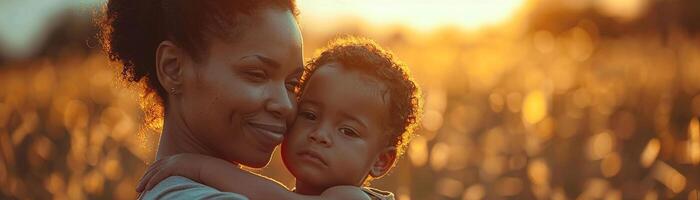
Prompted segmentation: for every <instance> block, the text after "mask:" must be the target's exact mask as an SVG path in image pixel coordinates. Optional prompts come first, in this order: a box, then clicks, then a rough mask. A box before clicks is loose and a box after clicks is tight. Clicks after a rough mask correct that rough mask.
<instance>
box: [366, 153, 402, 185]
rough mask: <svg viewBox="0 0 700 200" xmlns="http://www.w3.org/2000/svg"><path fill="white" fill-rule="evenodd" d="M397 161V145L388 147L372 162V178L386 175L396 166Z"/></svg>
mask: <svg viewBox="0 0 700 200" xmlns="http://www.w3.org/2000/svg"><path fill="white" fill-rule="evenodd" d="M395 161H396V147H386V148H385V149H384V150H382V152H381V153H380V154H379V156H378V157H377V159H376V160H375V161H374V163H373V164H372V168H371V169H370V171H369V175H370V176H372V178H379V177H382V176H384V175H385V174H386V173H387V172H389V170H391V168H392V167H393V166H394V162H395Z"/></svg>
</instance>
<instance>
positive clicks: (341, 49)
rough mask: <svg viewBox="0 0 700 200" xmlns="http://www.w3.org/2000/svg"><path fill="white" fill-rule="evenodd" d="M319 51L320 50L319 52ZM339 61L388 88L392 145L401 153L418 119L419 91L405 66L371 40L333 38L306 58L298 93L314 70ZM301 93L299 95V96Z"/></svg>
mask: <svg viewBox="0 0 700 200" xmlns="http://www.w3.org/2000/svg"><path fill="white" fill-rule="evenodd" d="M319 52H320V53H319ZM333 62H335V63H338V64H341V65H342V66H343V67H345V68H347V69H353V70H359V71H361V72H363V73H366V74H368V75H370V76H372V77H375V78H377V79H378V80H379V81H380V82H382V83H384V84H385V85H386V87H387V91H386V92H387V93H388V95H389V102H388V103H387V104H388V105H389V113H391V114H392V116H391V119H390V120H389V127H390V130H389V131H390V132H389V133H390V134H391V138H392V140H391V141H390V142H391V143H390V144H391V145H393V146H395V147H396V152H397V157H399V156H401V155H403V153H404V151H405V149H406V146H407V144H408V142H409V141H410V140H411V138H412V136H413V135H414V131H415V129H416V127H417V124H418V121H419V120H420V114H419V113H420V112H421V104H422V102H421V97H420V90H419V88H418V87H417V85H416V83H415V81H414V80H413V78H412V77H411V76H410V75H409V71H408V68H407V67H406V65H405V64H403V63H402V62H400V61H399V60H398V59H396V58H395V56H393V54H392V53H391V52H389V51H387V50H384V49H382V48H381V47H380V46H379V45H377V44H376V43H375V42H374V41H372V40H370V39H367V38H362V37H356V36H344V37H339V38H336V39H334V40H332V41H331V42H330V43H329V44H328V45H327V46H326V47H325V48H323V49H320V50H318V52H317V55H316V56H315V57H313V58H311V59H310V60H309V61H307V63H306V66H305V67H304V73H303V75H302V77H301V80H300V84H299V87H297V92H298V93H300V94H302V93H303V92H304V91H303V89H304V87H305V85H306V83H307V82H308V80H309V78H310V77H311V76H312V75H313V74H314V72H315V71H316V69H318V68H319V67H320V66H322V65H324V64H328V63H333ZM299 96H301V95H299Z"/></svg>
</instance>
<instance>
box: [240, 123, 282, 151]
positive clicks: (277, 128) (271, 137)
mask: <svg viewBox="0 0 700 200" xmlns="http://www.w3.org/2000/svg"><path fill="white" fill-rule="evenodd" d="M248 124H249V125H250V128H251V129H253V130H254V131H255V132H256V133H257V134H254V135H255V137H257V138H258V140H259V141H260V142H262V143H263V144H265V145H268V147H271V149H274V147H276V146H277V145H279V144H280V143H282V139H283V138H284V132H285V131H286V130H287V128H286V127H285V126H284V125H275V124H272V123H260V122H249V123H248Z"/></svg>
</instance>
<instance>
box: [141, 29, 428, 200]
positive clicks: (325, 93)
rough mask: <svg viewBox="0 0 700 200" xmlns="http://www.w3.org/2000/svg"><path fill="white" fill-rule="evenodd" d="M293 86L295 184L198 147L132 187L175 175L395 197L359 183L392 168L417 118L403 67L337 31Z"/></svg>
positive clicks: (233, 187)
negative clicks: (268, 177) (200, 152)
mask: <svg viewBox="0 0 700 200" xmlns="http://www.w3.org/2000/svg"><path fill="white" fill-rule="evenodd" d="M297 91H298V92H299V93H300V97H299V107H298V112H297V113H298V116H297V119H296V121H295V122H294V124H293V125H292V127H291V129H290V131H289V132H288V134H287V135H285V138H284V141H283V142H282V159H283V161H284V164H285V166H286V167H287V169H288V170H289V171H290V172H291V173H292V175H294V177H296V188H295V189H294V190H293V191H291V192H290V191H289V190H288V189H287V188H285V187H284V186H283V185H281V184H279V183H277V182H275V181H273V180H266V179H261V178H260V176H259V175H255V174H252V173H250V172H247V171H245V170H242V169H240V168H239V167H238V165H234V164H232V163H230V162H227V161H224V160H221V159H218V158H214V157H207V156H203V155H197V154H179V155H175V156H171V157H169V158H166V159H162V160H160V161H157V162H156V163H154V164H153V165H152V166H151V167H150V168H149V170H148V171H147V175H145V176H144V178H143V179H142V180H141V182H140V183H139V186H138V188H137V191H139V192H141V191H144V189H150V188H151V187H153V186H155V185H156V184H157V183H158V182H160V181H161V180H162V179H164V178H166V177H168V176H173V175H180V176H185V177H187V178H190V179H193V180H195V181H198V182H201V183H203V184H205V185H209V186H212V187H214V188H217V189H219V190H222V191H231V192H236V193H240V194H243V195H245V196H247V197H249V198H250V199H393V194H391V193H388V192H383V191H379V190H376V189H371V188H367V187H363V186H364V185H366V184H367V183H368V181H370V180H371V179H373V178H379V177H381V176H383V175H385V174H386V173H387V172H388V171H389V170H391V169H392V167H393V166H394V164H395V163H396V162H395V161H396V159H397V158H398V157H400V155H401V154H402V153H403V151H404V149H405V147H406V144H407V143H408V141H409V140H410V137H411V136H412V134H413V130H414V128H415V126H416V124H417V120H418V113H419V108H420V106H419V104H420V103H419V101H420V96H419V91H418V88H417V86H416V84H415V83H414V81H413V80H412V79H411V77H410V76H409V75H408V72H407V69H406V67H405V66H404V65H403V64H400V63H399V62H398V61H397V60H396V59H395V58H394V57H393V56H392V55H391V53H389V52H388V51H385V50H383V49H382V48H381V47H379V46H378V45H377V44H375V43H374V42H372V41H371V40H368V39H364V38H357V37H345V38H340V39H336V40H334V41H333V42H331V44H330V45H329V46H327V47H326V48H325V49H323V51H322V53H321V54H320V55H318V56H316V57H315V58H313V59H312V60H310V61H309V62H308V64H307V66H306V68H305V71H304V74H303V76H302V78H301V84H300V87H299V88H298V90H297Z"/></svg>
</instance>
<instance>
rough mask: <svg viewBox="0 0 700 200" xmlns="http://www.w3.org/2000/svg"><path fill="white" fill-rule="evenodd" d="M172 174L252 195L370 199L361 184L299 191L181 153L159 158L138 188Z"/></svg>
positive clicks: (228, 165)
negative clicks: (315, 193) (312, 193)
mask: <svg viewBox="0 0 700 200" xmlns="http://www.w3.org/2000/svg"><path fill="white" fill-rule="evenodd" d="M169 176H184V177H187V178H190V179H192V180H194V181H197V182H200V183H202V184H205V185H208V186H211V187H214V188H217V189H219V190H221V191H230V192H236V193H239V194H242V195H245V196H247V197H248V198H250V199H293V200H318V199H369V197H368V196H367V195H366V194H364V192H362V191H361V190H360V188H358V187H354V186H339V187H333V188H330V189H328V190H326V191H324V193H323V194H322V195H321V196H305V195H300V194H296V193H294V192H290V191H289V190H288V189H287V188H286V187H284V186H283V185H281V184H279V183H278V182H276V181H274V180H271V179H268V178H266V177H263V176H260V175H257V174H253V173H251V172H248V171H245V170H242V169H240V168H239V167H238V166H236V165H233V164H231V163H229V162H227V161H225V160H221V159H218V158H214V157H209V156H204V155H199V154H178V155H175V156H170V157H167V158H164V159H162V160H159V161H157V162H156V163H154V164H153V165H152V166H151V167H149V169H148V170H147V172H146V175H144V177H143V178H142V179H141V181H140V182H139V185H138V187H137V191H138V192H142V191H144V190H150V189H151V188H152V187H154V186H155V185H156V184H157V183H158V182H160V181H161V180H163V179H165V178H167V177H169ZM351 188H354V190H355V191H354V192H353V191H352V189H351ZM358 192H359V193H358ZM353 194H355V195H353ZM357 194H361V195H364V197H365V198H358V196H357Z"/></svg>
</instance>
